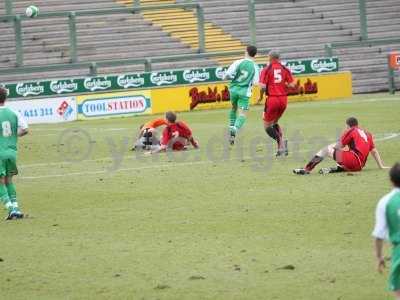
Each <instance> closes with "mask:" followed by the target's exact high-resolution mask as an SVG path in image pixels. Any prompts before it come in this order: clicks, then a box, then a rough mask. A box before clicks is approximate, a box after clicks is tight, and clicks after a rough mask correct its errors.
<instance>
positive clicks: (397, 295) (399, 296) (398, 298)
mask: <svg viewBox="0 0 400 300" xmlns="http://www.w3.org/2000/svg"><path fill="white" fill-rule="evenodd" d="M394 295H395V299H396V300H400V290H397V291H394Z"/></svg>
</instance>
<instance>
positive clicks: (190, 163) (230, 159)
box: [20, 133, 400, 180]
mask: <svg viewBox="0 0 400 300" xmlns="http://www.w3.org/2000/svg"><path fill="white" fill-rule="evenodd" d="M398 136H400V133H390V134H388V135H387V136H384V137H382V138H377V139H376V141H386V140H391V139H394V138H396V137H398ZM309 151H311V150H300V151H298V152H299V153H305V152H309ZM131 158H132V157H131ZM253 158H254V157H253V156H244V157H242V158H239V157H233V158H229V159H221V160H218V161H213V160H208V159H206V160H200V161H191V162H182V163H172V162H171V163H169V164H161V165H150V166H142V167H133V168H121V169H117V170H115V171H107V170H98V171H85V172H73V173H65V174H53V175H41V176H21V177H20V179H31V180H34V179H48V178H60V177H71V176H81V175H99V174H106V173H120V172H127V171H140V170H146V169H154V168H171V167H179V166H190V165H199V164H206V163H221V162H227V161H232V160H238V159H244V160H247V159H253ZM108 159H110V158H108Z"/></svg>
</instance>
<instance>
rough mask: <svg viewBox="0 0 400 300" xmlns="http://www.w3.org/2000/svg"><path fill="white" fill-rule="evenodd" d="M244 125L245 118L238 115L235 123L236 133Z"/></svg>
mask: <svg viewBox="0 0 400 300" xmlns="http://www.w3.org/2000/svg"><path fill="white" fill-rule="evenodd" d="M244 123H246V117H245V116H243V115H240V116H239V117H238V118H237V119H236V121H235V128H236V131H239V129H240V128H242V127H243V125H244Z"/></svg>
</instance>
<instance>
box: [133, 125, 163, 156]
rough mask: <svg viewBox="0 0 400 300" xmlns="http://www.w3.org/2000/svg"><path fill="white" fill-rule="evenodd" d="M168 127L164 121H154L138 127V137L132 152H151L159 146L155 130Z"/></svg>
mask: <svg viewBox="0 0 400 300" xmlns="http://www.w3.org/2000/svg"><path fill="white" fill-rule="evenodd" d="M166 125H168V121H167V120H165V119H155V120H152V121H149V122H147V123H145V124H143V125H142V126H140V131H139V135H138V137H137V139H136V142H135V144H134V146H133V147H132V151H136V150H152V149H154V148H158V147H159V146H160V140H159V139H158V138H157V131H156V129H157V128H158V127H161V126H166Z"/></svg>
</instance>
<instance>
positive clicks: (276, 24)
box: [196, 0, 400, 93]
mask: <svg viewBox="0 0 400 300" xmlns="http://www.w3.org/2000/svg"><path fill="white" fill-rule="evenodd" d="M196 2H197V3H199V4H201V6H202V7H203V8H204V13H205V18H206V20H209V21H212V22H213V23H215V24H216V25H218V26H219V27H221V28H222V29H223V30H224V31H225V32H229V33H230V34H232V36H234V37H235V38H237V39H240V40H241V41H242V42H243V43H245V44H246V43H250V37H249V25H248V24H249V16H248V1H246V0H232V1H229V0H215V1H214V0H197V1H196ZM367 12H368V22H369V23H368V24H369V37H370V38H389V37H392V38H393V37H395V36H396V34H395V33H397V32H400V1H399V0H381V1H367ZM256 19H257V46H259V47H261V48H278V49H280V50H281V52H282V55H283V57H284V58H287V59H297V58H306V57H315V56H324V55H325V51H324V46H325V44H326V43H333V42H342V41H358V40H359V38H360V21H359V20H360V17H359V9H358V0H335V1H332V0H296V1H293V2H291V1H290V2H289V1H288V2H276V3H260V4H257V5H256ZM396 46H397V47H396ZM396 49H397V50H400V47H399V45H388V46H380V47H379V46H375V47H359V48H350V49H337V50H335V51H334V52H335V54H337V55H338V56H339V58H340V66H341V69H342V70H350V71H352V72H353V79H354V80H353V85H354V92H356V93H360V92H371V91H382V90H387V88H388V79H387V61H386V55H387V52H388V51H389V50H396ZM363 65H365V66H366V67H365V68H364V67H362V66H363ZM368 68H372V70H373V72H370V71H368ZM376 77H378V78H379V80H375V81H374V78H376ZM396 80H397V81H399V79H398V78H396Z"/></svg>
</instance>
